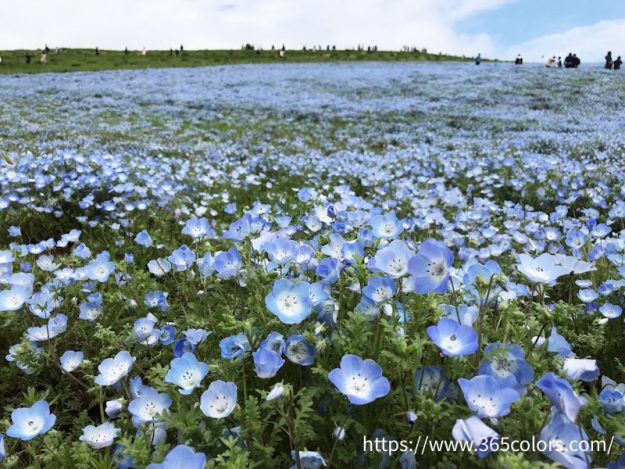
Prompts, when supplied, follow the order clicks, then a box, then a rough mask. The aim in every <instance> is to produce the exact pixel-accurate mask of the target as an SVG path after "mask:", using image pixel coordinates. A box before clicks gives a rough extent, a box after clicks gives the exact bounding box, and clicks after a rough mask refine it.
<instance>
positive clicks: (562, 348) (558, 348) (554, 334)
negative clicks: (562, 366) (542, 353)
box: [547, 326, 573, 357]
mask: <svg viewBox="0 0 625 469" xmlns="http://www.w3.org/2000/svg"><path fill="white" fill-rule="evenodd" d="M547 351H548V352H554V353H557V354H558V355H560V356H561V357H570V356H571V355H573V351H572V350H571V344H569V343H568V342H567V340H566V339H565V338H564V337H562V336H561V335H560V334H558V331H557V329H556V326H553V327H552V328H551V335H550V336H549V338H548V339H547Z"/></svg>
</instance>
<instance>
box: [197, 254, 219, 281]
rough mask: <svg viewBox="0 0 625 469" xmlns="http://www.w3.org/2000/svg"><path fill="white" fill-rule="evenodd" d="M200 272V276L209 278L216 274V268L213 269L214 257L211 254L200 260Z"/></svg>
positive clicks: (198, 261) (198, 263)
mask: <svg viewBox="0 0 625 469" xmlns="http://www.w3.org/2000/svg"><path fill="white" fill-rule="evenodd" d="M197 266H198V270H199V271H200V276H202V277H208V276H209V275H212V273H213V272H215V268H214V267H213V255H212V254H211V253H210V252H206V253H204V256H202V257H200V258H198V260H197Z"/></svg>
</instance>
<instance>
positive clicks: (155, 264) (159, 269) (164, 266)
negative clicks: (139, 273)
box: [148, 258, 171, 277]
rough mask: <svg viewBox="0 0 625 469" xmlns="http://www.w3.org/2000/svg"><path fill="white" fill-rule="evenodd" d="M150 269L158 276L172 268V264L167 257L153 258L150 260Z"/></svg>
mask: <svg viewBox="0 0 625 469" xmlns="http://www.w3.org/2000/svg"><path fill="white" fill-rule="evenodd" d="M148 270H149V271H150V273H151V274H152V275H154V276H156V277H162V276H163V275H165V274H166V273H167V272H169V271H170V270H171V264H170V262H169V261H168V260H167V259H161V258H159V259H152V260H151V261H150V262H148Z"/></svg>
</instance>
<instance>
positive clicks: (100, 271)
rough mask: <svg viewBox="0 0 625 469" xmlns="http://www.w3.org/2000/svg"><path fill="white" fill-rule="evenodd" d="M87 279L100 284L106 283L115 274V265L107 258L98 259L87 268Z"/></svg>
mask: <svg viewBox="0 0 625 469" xmlns="http://www.w3.org/2000/svg"><path fill="white" fill-rule="evenodd" d="M85 268H86V269H87V271H86V272H87V277H88V278H89V280H96V281H98V282H106V281H107V280H108V278H109V275H111V274H112V273H113V272H115V264H113V263H112V262H109V261H108V259H107V258H106V257H102V258H96V259H95V260H94V261H93V262H91V263H89V264H88V265H87V266H86V267H85Z"/></svg>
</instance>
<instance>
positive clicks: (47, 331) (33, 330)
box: [26, 314, 67, 342]
mask: <svg viewBox="0 0 625 469" xmlns="http://www.w3.org/2000/svg"><path fill="white" fill-rule="evenodd" d="M66 329H67V316H66V315H64V314H57V315H56V316H54V317H53V318H50V319H49V320H48V324H47V325H46V326H38V327H29V328H28V329H26V337H27V338H28V340H30V341H32V342H43V341H46V340H50V339H53V338H54V337H56V336H58V335H60V334H62V333H63V332H65V330H66Z"/></svg>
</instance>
